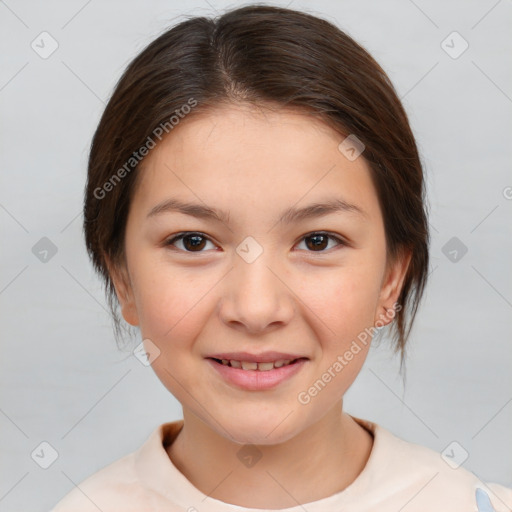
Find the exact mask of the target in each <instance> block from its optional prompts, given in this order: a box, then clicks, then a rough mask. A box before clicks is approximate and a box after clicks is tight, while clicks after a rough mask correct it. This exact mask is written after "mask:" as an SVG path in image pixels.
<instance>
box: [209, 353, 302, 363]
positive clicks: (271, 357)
mask: <svg viewBox="0 0 512 512" xmlns="http://www.w3.org/2000/svg"><path fill="white" fill-rule="evenodd" d="M205 357H206V358H207V359H227V360H228V361H247V362H251V363H272V362H274V361H281V360H284V361H287V360H288V359H289V360H292V361H293V360H294V359H308V358H307V357H306V356H301V355H299V354H289V353H284V352H274V351H270V352H262V353H261V354H251V353H249V352H223V353H218V354H210V355H207V356H205Z"/></svg>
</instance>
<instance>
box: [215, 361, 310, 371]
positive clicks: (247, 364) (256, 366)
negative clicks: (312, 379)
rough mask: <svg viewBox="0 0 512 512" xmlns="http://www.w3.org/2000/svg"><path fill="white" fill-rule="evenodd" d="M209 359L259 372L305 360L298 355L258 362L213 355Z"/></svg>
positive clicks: (232, 366) (224, 364)
mask: <svg viewBox="0 0 512 512" xmlns="http://www.w3.org/2000/svg"><path fill="white" fill-rule="evenodd" d="M209 359H212V360H213V361H215V362H217V363H219V364H222V365H223V366H230V367H231V368H239V369H241V370H248V371H260V372H266V371H269V370H274V369H275V368H281V367H283V366H290V365H293V364H295V363H297V362H298V361H302V360H306V358H305V357H299V358H297V359H279V360H277V361H270V362H267V363H258V362H256V361H235V360H230V359H216V358H214V357H210V358H209Z"/></svg>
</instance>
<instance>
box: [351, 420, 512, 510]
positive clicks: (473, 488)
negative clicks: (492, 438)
mask: <svg viewBox="0 0 512 512" xmlns="http://www.w3.org/2000/svg"><path fill="white" fill-rule="evenodd" d="M359 421H362V422H363V423H364V425H363V426H366V427H369V428H370V429H371V430H372V431H373V432H374V436H375V447H376V450H375V451H376V457H375V459H376V460H375V461H374V462H375V464H374V466H375V467H376V466H377V465H378V470H379V473H380V474H381V475H383V476H382V478H379V479H377V480H376V481H374V484H376V485H377V486H379V485H382V489H381V491H382V494H381V495H382V496H386V495H387V496H389V502H390V503H391V502H393V506H394V507H395V508H396V505H397V504H398V503H402V506H404V507H405V505H406V504H408V507H407V508H408V509H409V510H414V511H415V512H420V511H425V512H426V511H427V510H429V511H430V510H432V509H436V510H437V511H439V512H441V511H447V512H448V511H450V512H459V511H460V512H470V511H477V510H478V511H479V512H509V511H510V510H512V489H510V488H508V487H505V486H503V485H500V484H498V483H489V482H484V481H482V480H480V478H479V477H478V476H477V475H476V474H474V473H472V472H471V471H469V470H467V469H465V468H464V467H463V466H462V465H461V464H460V462H462V460H461V459H462V458H461V457H459V454H458V452H457V449H458V446H460V445H458V446H457V445H454V446H453V449H451V448H448V450H445V451H444V453H442V454H441V453H439V452H437V451H435V450H432V449H430V448H427V447H425V446H421V445H419V444H416V443H412V442H409V441H405V440H403V439H400V438H399V437H397V436H395V435H394V434H393V433H391V432H390V431H389V430H386V429H385V428H383V427H382V426H379V425H376V424H375V423H371V422H367V421H365V420H359ZM459 449H460V450H461V449H462V448H459ZM478 489H480V490H478ZM477 507H478V508H477ZM489 507H491V508H489ZM399 508H400V507H399ZM385 510H387V509H385Z"/></svg>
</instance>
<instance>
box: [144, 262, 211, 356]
mask: <svg viewBox="0 0 512 512" xmlns="http://www.w3.org/2000/svg"><path fill="white" fill-rule="evenodd" d="M138 268H139V269H140V272H139V273H138V274H137V275H136V282H137V284H138V286H137V287H136V288H137V293H136V302H137V311H138V313H139V320H140V329H141V334H142V336H144V337H145V338H150V339H152V340H155V341H154V342H155V343H156V344H157V345H159V346H160V345H168V344H169V343H170V342H175V343H176V344H178V345H179V344H183V343H185V342H186V341H187V340H193V339H194V338H195V337H196V336H197V334H198V331H199V329H200V328H201V322H200V321H199V316H201V314H202V313H201V308H202V307H204V305H205V304H206V303H207V302H208V291H209V290H210V289H212V288H213V287H214V285H215V282H216V279H215V276H212V275H211V273H208V272H207V271H204V272H201V271H200V270H199V269H198V268H196V269H179V270H176V269H173V268H171V266H170V265H169V264H168V263H165V262H162V263H158V262H155V261H153V262H152V263H151V264H147V265H141V266H139V267H138ZM217 280H218V279H217Z"/></svg>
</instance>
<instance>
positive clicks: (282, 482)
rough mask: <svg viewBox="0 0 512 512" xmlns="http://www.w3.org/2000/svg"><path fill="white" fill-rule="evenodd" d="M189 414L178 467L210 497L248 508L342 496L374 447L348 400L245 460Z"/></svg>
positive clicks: (175, 451)
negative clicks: (345, 410) (344, 409)
mask: <svg viewBox="0 0 512 512" xmlns="http://www.w3.org/2000/svg"><path fill="white" fill-rule="evenodd" d="M183 415H184V426H183V428H182V430H181V431H180V433H179V434H178V436H177V437H176V439H175V440H174V442H173V443H172V444H171V445H170V446H168V447H167V453H168V455H169V457H170V458H171V460H172V462H173V464H174V465H175V466H176V467H177V468H178V470H179V471H180V472H181V473H182V474H183V475H184V476H185V477H186V478H187V479H188V480H189V481H190V482H191V483H192V484H193V485H194V486H195V487H196V488H197V489H199V490H200V491H201V492H202V493H204V494H206V495H208V496H209V497H210V498H214V499H217V500H220V501H223V502H226V503H231V504H233V505H238V506H241V507H247V508H271V509H279V508H288V507H294V506H297V505H299V504H300V505H302V504H305V503H309V502H312V501H317V500H320V499H322V498H326V497H328V496H331V495H333V494H335V493H337V492H340V491H342V490H343V489H345V488H346V487H348V486H349V485H350V484H351V483H352V482H353V481H354V480H355V479H356V478H357V476H358V475H359V474H360V473H361V471H362V470H363V468H364V466H365V465H366V462H367V461H368V458H369V456H370V452H371V449H372V446H373V436H372V435H371V434H370V433H369V432H368V431H367V430H366V429H364V428H363V427H361V426H360V425H359V424H358V423H356V422H355V421H354V420H353V419H352V417H351V416H349V415H348V414H346V413H343V412H342V401H340V402H339V404H337V405H336V406H335V407H333V408H332V409H331V410H330V411H329V412H328V413H327V414H326V415H325V416H324V417H323V418H321V419H320V420H319V421H318V422H316V423H314V424H313V425H311V426H310V427H308V428H307V429H305V430H304V431H302V432H301V433H300V434H299V435H297V436H295V437H293V438H292V439H289V440H288V441H286V442H283V443H279V444H274V445H258V446H257V447H252V448H248V449H247V452H246V453H244V455H246V457H245V458H243V457H242V456H241V455H239V451H240V449H241V448H242V445H240V444H238V443H234V442H232V441H231V440H229V439H226V438H225V437H223V436H221V435H219V434H218V433H217V432H215V431H214V430H212V429H211V428H210V427H209V426H208V425H206V424H205V423H204V422H202V421H201V420H200V419H199V418H197V417H196V416H195V415H194V414H192V413H189V412H188V411H187V410H186V409H184V410H183ZM241 457H242V460H241ZM198 461H200V463H199V464H198ZM242 462H243V463H242Z"/></svg>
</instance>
